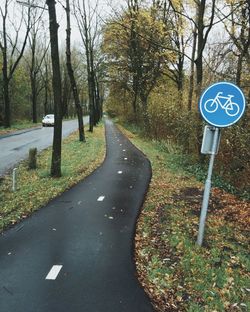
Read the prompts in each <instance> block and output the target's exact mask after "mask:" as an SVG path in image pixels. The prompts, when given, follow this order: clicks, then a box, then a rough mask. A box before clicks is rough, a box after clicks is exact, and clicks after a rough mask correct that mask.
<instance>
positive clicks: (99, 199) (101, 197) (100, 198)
mask: <svg viewBox="0 0 250 312" xmlns="http://www.w3.org/2000/svg"><path fill="white" fill-rule="evenodd" d="M104 198H105V196H100V197H98V199H97V201H103V200H104Z"/></svg>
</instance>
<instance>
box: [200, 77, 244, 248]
mask: <svg viewBox="0 0 250 312" xmlns="http://www.w3.org/2000/svg"><path fill="white" fill-rule="evenodd" d="M245 107H246V101H245V97H244V94H243V92H242V91H241V90H240V89H239V88H238V87H237V86H236V85H234V84H232V83H229V82H218V83H215V84H213V85H211V86H210V87H208V88H207V89H206V90H205V91H204V93H203V94H202V96H201V98H200V101H199V109H200V113H201V115H202V117H203V119H204V120H205V121H206V122H208V123H209V124H210V125H212V126H213V127H206V128H205V131H204V138H203V142H202V152H203V153H204V154H210V155H211V156H210V161H209V167H208V174H207V179H206V182H205V189H204V194H203V201H202V207H201V215H200V222H199V233H198V238H197V244H198V245H199V246H202V243H203V238H204V230H205V222H206V216H207V210H208V203H209V196H210V191H211V185H212V173H213V166H214V160H215V155H216V154H217V151H218V147H219V141H220V128H224V127H228V126H231V125H233V124H235V123H236V122H237V121H238V120H239V119H240V118H241V117H242V115H243V114H244V111H245Z"/></svg>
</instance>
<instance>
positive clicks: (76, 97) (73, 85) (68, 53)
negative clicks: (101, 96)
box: [66, 0, 85, 141]
mask: <svg viewBox="0 0 250 312" xmlns="http://www.w3.org/2000/svg"><path fill="white" fill-rule="evenodd" d="M66 16H67V30H66V34H67V37H66V57H67V70H68V75H69V79H70V83H71V89H72V93H73V96H74V101H75V107H76V112H77V118H78V124H79V141H85V134H84V125H83V113H82V107H81V104H80V97H79V92H78V87H77V84H76V79H75V75H74V70H73V66H72V62H71V45H70V39H71V23H70V5H69V0H66Z"/></svg>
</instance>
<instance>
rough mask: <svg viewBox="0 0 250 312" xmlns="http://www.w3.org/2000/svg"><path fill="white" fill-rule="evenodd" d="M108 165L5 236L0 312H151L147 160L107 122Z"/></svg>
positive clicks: (0, 252) (0, 241)
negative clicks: (143, 276) (138, 257)
mask: <svg viewBox="0 0 250 312" xmlns="http://www.w3.org/2000/svg"><path fill="white" fill-rule="evenodd" d="M106 141H107V155H106V159H105V161H104V163H103V165H102V166H101V167H100V168H98V169H97V170H96V171H95V172H93V174H91V175H90V176H89V177H87V178H86V179H85V180H84V181H82V182H81V183H79V184H78V185H76V186H75V187H73V188H72V189H71V190H69V191H67V192H65V193H64V194H63V195H61V196H59V197H58V198H56V199H54V200H52V201H51V202H50V204H49V205H47V206H46V207H44V208H42V209H41V210H39V211H38V212H36V213H35V214H34V215H33V216H32V217H30V218H29V219H27V220H25V221H24V222H22V223H21V224H19V225H17V226H15V227H14V228H12V229H10V230H9V231H7V232H5V233H4V234H3V235H2V236H1V237H0V311H1V312H19V311H20V312H23V311H25V312H34V311H35V312H50V311H51V312H52V311H53V312H59V311H60V312H64V311H65V312H80V311H81V312H151V311H154V310H153V307H152V305H151V303H150V301H149V299H148V297H147V296H146V294H145V293H144V291H143V289H142V288H141V286H140V285H139V283H138V280H137V278H136V270H135V264H134V261H133V246H134V244H133V240H134V233H135V223H136V219H137V216H138V213H139V210H140V207H141V205H142V203H143V199H144V195H145V193H146V190H147V188H148V184H149V181H150V178H151V167H150V163H149V161H148V160H147V159H146V158H145V156H143V154H142V153H141V152H140V151H138V150H137V149H136V148H135V147H134V146H133V145H132V144H131V143H130V142H129V141H128V139H127V138H125V136H124V135H123V134H121V132H120V131H119V130H118V129H117V128H116V127H115V126H114V125H113V123H112V122H111V121H109V120H107V121H106Z"/></svg>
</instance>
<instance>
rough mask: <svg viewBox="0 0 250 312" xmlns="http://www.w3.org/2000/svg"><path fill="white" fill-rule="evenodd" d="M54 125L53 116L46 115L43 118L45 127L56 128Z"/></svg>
mask: <svg viewBox="0 0 250 312" xmlns="http://www.w3.org/2000/svg"><path fill="white" fill-rule="evenodd" d="M54 123H55V118H54V115H53V114H50V115H46V116H45V117H43V120H42V124H43V127H47V126H54Z"/></svg>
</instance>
